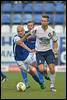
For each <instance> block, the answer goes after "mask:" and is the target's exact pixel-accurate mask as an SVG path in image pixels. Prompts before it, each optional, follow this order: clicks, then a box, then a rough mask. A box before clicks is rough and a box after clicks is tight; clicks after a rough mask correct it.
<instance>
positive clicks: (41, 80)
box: [29, 65, 44, 89]
mask: <svg viewBox="0 0 67 100" xmlns="http://www.w3.org/2000/svg"><path fill="white" fill-rule="evenodd" d="M29 66H30V71H29V73H30V74H31V75H32V77H33V79H34V80H35V81H36V82H38V83H39V85H40V87H41V88H42V89H44V77H43V75H42V73H40V71H38V70H37V69H36V67H34V66H31V65H29Z"/></svg>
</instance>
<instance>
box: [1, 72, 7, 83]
mask: <svg viewBox="0 0 67 100" xmlns="http://www.w3.org/2000/svg"><path fill="white" fill-rule="evenodd" d="M6 80H7V76H6V75H5V74H4V73H3V72H1V82H2V83H3V82H4V81H6Z"/></svg>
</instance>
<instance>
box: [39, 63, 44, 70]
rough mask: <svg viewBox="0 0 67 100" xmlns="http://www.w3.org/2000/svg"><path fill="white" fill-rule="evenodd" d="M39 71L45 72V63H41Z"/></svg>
mask: <svg viewBox="0 0 67 100" xmlns="http://www.w3.org/2000/svg"><path fill="white" fill-rule="evenodd" d="M39 71H40V72H44V64H40V65H39Z"/></svg>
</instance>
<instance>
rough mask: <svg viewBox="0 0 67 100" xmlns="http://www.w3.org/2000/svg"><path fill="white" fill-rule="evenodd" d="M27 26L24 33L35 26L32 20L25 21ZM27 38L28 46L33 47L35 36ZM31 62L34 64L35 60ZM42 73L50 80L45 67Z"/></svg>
mask: <svg viewBox="0 0 67 100" xmlns="http://www.w3.org/2000/svg"><path fill="white" fill-rule="evenodd" d="M27 28H28V31H27V32H26V33H28V32H30V31H32V30H33V29H34V30H35V29H36V28H35V24H34V22H33V21H29V22H28V23H27ZM28 40H29V48H30V49H35V41H36V37H30V38H28ZM35 59H36V58H35ZM33 64H35V65H36V62H34V63H33ZM44 74H45V75H44V76H45V79H47V80H50V78H49V76H48V73H47V70H46V68H45V71H44Z"/></svg>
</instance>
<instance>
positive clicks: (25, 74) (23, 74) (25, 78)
mask: <svg viewBox="0 0 67 100" xmlns="http://www.w3.org/2000/svg"><path fill="white" fill-rule="evenodd" d="M21 74H22V78H23V81H24V83H25V85H26V86H28V85H29V82H28V77H27V72H25V71H24V70H22V69H21Z"/></svg>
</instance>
